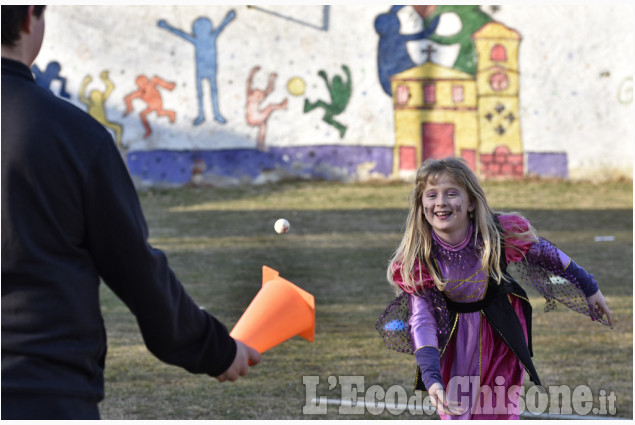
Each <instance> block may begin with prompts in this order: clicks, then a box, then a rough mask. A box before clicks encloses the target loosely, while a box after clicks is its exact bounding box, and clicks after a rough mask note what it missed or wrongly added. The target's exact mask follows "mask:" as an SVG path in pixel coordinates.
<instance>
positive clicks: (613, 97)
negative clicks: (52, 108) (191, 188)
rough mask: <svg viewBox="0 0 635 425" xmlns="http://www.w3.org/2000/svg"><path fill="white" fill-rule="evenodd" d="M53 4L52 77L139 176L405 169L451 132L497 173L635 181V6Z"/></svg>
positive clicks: (43, 80) (368, 173)
mask: <svg viewBox="0 0 635 425" xmlns="http://www.w3.org/2000/svg"><path fill="white" fill-rule="evenodd" d="M46 13H47V29H46V36H45V41H44V45H43V47H42V51H41V53H40V56H39V57H38V59H37V61H36V63H35V66H34V68H33V70H34V73H35V75H36V78H37V80H38V82H39V83H40V84H42V85H43V86H46V87H49V88H50V89H51V91H53V92H54V93H55V94H57V95H59V96H62V97H64V98H66V99H68V101H69V102H72V103H74V104H76V105H77V106H78V107H79V108H81V109H83V110H86V111H88V112H89V113H91V115H93V116H94V117H95V118H96V119H98V120H99V121H100V122H102V123H103V124H104V125H105V126H106V127H107V128H109V129H110V131H111V132H112V134H113V138H114V140H115V142H116V143H117V144H118V146H119V147H120V149H121V151H122V155H124V157H125V159H126V161H127V164H128V167H129V170H130V172H131V174H132V176H133V178H134V180H135V182H136V183H137V184H138V185H140V186H144V185H168V186H179V185H184V184H190V183H195V184H214V185H228V184H238V183H253V184H259V183H265V182H272V181H278V180H280V179H284V178H306V179H327V180H341V181H355V180H368V179H376V178H380V179H384V178H386V179H387V178H395V177H399V176H401V177H409V175H408V173H407V172H406V173H403V172H401V171H403V168H400V165H399V164H400V161H401V160H403V161H406V162H405V163H404V164H407V167H413V166H414V167H416V166H417V165H418V164H419V163H420V162H421V160H423V159H425V158H426V157H429V156H434V155H436V153H435V152H436V151H438V152H441V153H442V152H444V150H443V149H441V148H439V146H441V144H440V143H441V142H439V141H442V140H446V141H448V140H449V141H450V142H451V145H452V146H453V147H454V148H453V149H454V153H455V154H458V155H461V154H462V152H463V151H465V152H464V153H465V155H464V156H465V157H466V159H467V160H468V163H470V164H471V166H472V167H473V169H474V170H475V171H477V172H478V173H479V174H480V175H481V176H483V177H488V176H491V177H522V176H532V175H537V176H542V177H561V178H568V179H571V180H580V179H592V180H599V181H606V180H610V179H614V178H624V177H626V178H631V177H632V170H633V167H632V162H633V155H632V154H633V141H634V134H635V132H634V128H633V127H634V124H633V121H634V120H633V116H635V114H634V110H633V109H634V107H633V70H634V57H633V56H634V55H633V52H634V44H633V38H634V36H633V33H634V29H633V28H635V26H634V22H633V15H634V8H633V6H618V5H606V6H602V5H597V6H595V5H594V6H591V5H578V6H555V5H554V6H548V5H540V6H536V5H526V6H520V5H519V6H516V5H503V6H468V5H463V6H447V5H441V6H404V7H401V6H390V5H385V6H382V5H369V6H345V5H333V6H319V5H314V6H295V5H279V6H265V5H254V6H244V5H234V6H201V5H197V6H164V5H156V6H55V5H53V6H49V7H48V9H47V12H46ZM510 34H511V35H512V36H510ZM406 80H407V83H404V81H406ZM399 81H401V82H402V83H403V84H401V85H402V86H404V87H406V88H404V89H398V90H397V92H395V89H394V87H398V86H399V84H398V82H399ZM457 81H458V83H457ZM426 93H427V94H426ZM431 95H433V98H434V99H435V100H434V102H432V103H429V102H428V103H426V96H428V98H427V99H428V100H429V99H430V96H431ZM404 99H405V103H404ZM417 99H419V100H421V102H422V103H420V104H416V102H417V101H418V100H417ZM409 102H415V103H414V104H413V103H410V104H409ZM417 105H418V106H417ZM500 105H502V106H503V107H504V109H505V111H504V112H500V113H498V114H499V115H500V117H497V116H496V114H497V112H492V111H497V109H501V107H500ZM408 108H410V109H408ZM417 108H419V109H417ZM417 111H418V112H417ZM488 113H489V114H490V115H489V116H488ZM497 118H498V119H499V122H498V124H497V125H493V122H494V119H497ZM503 118H505V119H507V122H508V123H509V124H512V123H513V126H514V128H515V129H514V130H513V135H511V136H510V133H505V132H504V131H503V133H505V135H504V137H502V136H501V134H498V135H497V133H500V132H501V131H502V130H501V129H503V130H504V126H501V123H503V124H504V123H505V121H502V120H503ZM488 125H489V126H490V127H491V129H488ZM404 135H406V136H407V137H406V139H404V137H405V136H404ZM499 137H502V138H499ZM402 148H408V149H402ZM439 154H440V153H439ZM400 170H401V171H400Z"/></svg>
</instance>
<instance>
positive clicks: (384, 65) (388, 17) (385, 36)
mask: <svg viewBox="0 0 635 425" xmlns="http://www.w3.org/2000/svg"><path fill="white" fill-rule="evenodd" d="M403 7H404V6H392V7H391V8H390V11H389V12H388V13H383V14H381V15H379V16H378V17H377V18H376V19H375V31H377V34H379V45H378V46H377V72H378V74H379V82H380V83H381V87H382V88H383V89H384V91H385V92H386V94H388V95H389V96H392V90H391V88H390V77H392V76H393V75H395V74H398V73H400V72H401V71H405V70H406V69H410V68H413V67H414V66H415V63H414V62H413V61H412V58H411V57H410V54H409V53H408V49H407V48H406V43H407V42H409V41H412V40H421V39H425V38H428V37H429V36H430V35H431V34H432V33H434V31H435V30H436V28H437V25H438V23H439V16H435V17H433V18H431V19H426V20H424V24H425V28H424V29H423V30H422V31H420V32H418V33H415V34H401V32H400V31H401V22H400V21H399V17H398V16H397V12H399V10H401V8H403ZM421 7H426V6H420V8H421ZM415 10H416V9H415ZM420 10H426V11H427V9H419V10H417V12H418V13H421V12H419V11H420Z"/></svg>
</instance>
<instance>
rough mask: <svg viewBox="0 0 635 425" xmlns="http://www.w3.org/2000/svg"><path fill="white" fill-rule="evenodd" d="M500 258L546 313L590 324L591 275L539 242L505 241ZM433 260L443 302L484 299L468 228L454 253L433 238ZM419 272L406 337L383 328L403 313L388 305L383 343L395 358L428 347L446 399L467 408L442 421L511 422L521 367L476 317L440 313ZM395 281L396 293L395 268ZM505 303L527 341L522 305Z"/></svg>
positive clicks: (397, 276) (511, 222)
mask: <svg viewBox="0 0 635 425" xmlns="http://www.w3.org/2000/svg"><path fill="white" fill-rule="evenodd" d="M499 220H500V223H501V225H502V227H503V229H504V231H505V230H506V231H509V230H511V229H513V230H514V231H523V230H526V229H528V222H527V221H526V220H525V219H523V218H521V217H518V216H514V215H501V216H499ZM476 245H478V241H477V242H476ZM505 254H506V261H507V263H508V271H509V272H510V274H512V276H513V277H514V279H515V280H517V281H518V282H519V283H521V284H523V285H524V286H526V287H532V288H534V289H536V290H537V291H538V292H539V293H540V294H541V295H543V296H544V297H545V298H546V299H547V307H546V309H553V308H554V306H555V300H557V301H559V302H561V303H563V304H565V305H567V306H568V307H570V308H572V309H573V310H575V311H578V312H580V313H583V314H587V315H590V316H592V317H593V313H592V312H591V311H590V310H589V308H588V305H587V303H586V296H588V295H590V294H592V293H594V292H595V291H597V283H596V282H595V281H594V280H593V279H592V276H591V275H588V274H587V277H588V278H585V279H578V278H576V276H574V275H573V274H572V273H571V272H569V271H568V270H567V268H568V266H569V264H571V260H570V259H569V258H568V257H567V256H566V255H565V254H564V253H562V252H561V251H560V250H558V249H557V248H556V247H555V246H554V245H553V244H551V243H550V242H549V241H547V240H546V239H542V238H541V239H540V240H539V241H536V242H528V241H521V240H516V239H507V240H506V248H505ZM433 257H434V261H435V262H436V266H437V269H438V270H439V273H440V274H441V277H442V279H443V280H444V282H447V284H446V287H445V289H444V291H443V292H444V294H445V296H447V297H448V298H449V299H450V300H451V301H453V302H455V303H472V302H476V301H479V300H481V299H483V297H484V296H485V293H486V291H487V287H488V281H489V276H488V274H487V273H486V272H485V270H484V268H483V265H482V263H481V256H480V251H479V248H478V246H475V241H474V237H473V236H472V228H471V226H470V231H469V232H468V236H467V237H466V239H465V240H464V241H463V242H462V243H461V244H459V245H457V246H449V245H447V244H446V243H444V242H443V241H442V240H440V239H439V238H438V237H436V235H434V243H433ZM417 268H421V269H422V270H424V274H423V276H424V277H423V280H424V281H423V282H418V284H420V285H421V287H420V288H419V289H422V290H420V291H418V292H419V293H418V294H415V293H409V294H407V297H408V307H409V308H408V310H409V311H408V314H409V317H408V319H407V323H408V327H407V333H408V334H406V332H405V331H404V330H400V329H392V328H390V329H389V327H388V325H390V324H391V323H394V322H395V320H391V321H389V320H388V319H389V318H393V319H394V317H399V315H401V317H403V314H404V312H403V311H401V312H400V311H398V310H399V308H398V305H399V303H398V302H396V303H393V305H391V306H389V308H387V310H386V312H385V313H384V314H383V315H382V317H381V318H380V321H379V322H378V329H379V330H380V333H382V335H383V336H384V339H385V340H386V344H387V345H388V346H389V347H390V348H393V349H395V350H397V351H402V352H411V353H414V352H416V351H417V350H418V349H419V348H422V347H426V346H432V347H437V348H439V350H440V366H441V375H442V379H443V384H444V386H445V388H446V391H447V394H448V396H449V397H450V399H453V400H456V401H459V402H461V405H462V407H464V408H466V413H465V414H463V415H461V416H450V415H448V416H445V415H441V417H442V419H517V418H518V417H519V413H520V412H519V398H520V394H521V389H522V383H523V378H524V374H525V367H524V365H523V364H521V362H520V361H519V360H518V357H517V356H516V355H515V354H514V353H513V352H512V351H511V349H510V348H509V347H508V346H507V345H506V344H505V342H504V341H503V340H502V338H501V336H499V334H498V333H497V332H496V331H495V330H494V329H493V328H492V327H491V326H490V324H489V323H488V321H487V320H486V318H485V315H484V314H483V312H482V311H476V312H470V313H458V314H457V315H456V316H455V317H456V319H455V321H451V320H450V316H449V315H448V314H447V311H445V310H447V308H446V307H445V305H446V304H445V303H446V302H445V301H444V298H443V296H442V295H441V293H440V292H439V291H438V290H436V289H435V288H430V286H431V283H432V282H431V278H430V277H429V275H427V272H425V269H424V266H422V265H421V264H418V265H416V268H415V276H416V275H417V274H418V273H416V272H417ZM427 278H429V280H428V281H426V279H427ZM393 279H394V281H395V283H396V284H398V285H399V286H401V284H402V279H401V270H400V269H399V268H397V269H395V273H394V276H393ZM401 287H402V289H404V290H406V288H404V287H403V286H401ZM424 288H425V289H424ZM585 294H586V295H585ZM506 297H507V298H508V300H509V302H510V303H511V305H512V307H513V310H514V311H515V313H516V315H517V316H518V319H519V321H520V323H521V325H522V329H523V331H524V334H525V335H524V336H525V341H527V327H526V324H527V320H526V318H525V313H524V311H523V307H522V302H523V300H521V299H520V297H519V296H518V295H515V294H511V293H510V294H507V295H506ZM401 298H402V299H403V297H401ZM398 299H399V298H398ZM398 299H396V301H397V300H398ZM403 304H404V303H403V302H401V310H404V309H405V308H404V307H403ZM529 319H530V318H529ZM380 323H381V324H382V326H383V328H381V329H380V327H379V324H380Z"/></svg>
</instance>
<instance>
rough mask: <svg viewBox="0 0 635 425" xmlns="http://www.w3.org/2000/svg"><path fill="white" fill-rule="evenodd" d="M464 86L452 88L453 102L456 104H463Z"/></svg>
mask: <svg viewBox="0 0 635 425" xmlns="http://www.w3.org/2000/svg"><path fill="white" fill-rule="evenodd" d="M463 99H464V96H463V86H460V85H456V86H452V100H453V101H454V103H463Z"/></svg>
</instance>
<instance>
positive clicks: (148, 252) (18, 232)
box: [2, 5, 260, 419]
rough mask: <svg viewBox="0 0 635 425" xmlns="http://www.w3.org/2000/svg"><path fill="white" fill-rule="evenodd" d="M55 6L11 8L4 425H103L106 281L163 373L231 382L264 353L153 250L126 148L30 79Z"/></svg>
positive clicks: (6, 15)
mask: <svg viewBox="0 0 635 425" xmlns="http://www.w3.org/2000/svg"><path fill="white" fill-rule="evenodd" d="M44 26H45V25H44V6H7V5H2V419H98V418H99V410H98V402H99V401H100V400H102V399H103V397H104V364H105V356H106V332H105V329H104V323H103V318H102V316H101V311H100V303H99V284H100V278H101V279H103V281H104V282H105V283H106V284H107V285H108V286H109V287H110V288H111V289H112V290H113V292H114V293H115V294H116V295H117V296H118V297H119V298H120V299H121V300H123V302H124V303H125V304H126V305H127V307H128V308H129V309H130V310H131V311H132V313H133V314H134V315H135V317H136V319H137V322H138V324H139V327H140V330H141V333H142V336H143V339H144V342H145V344H146V345H147V347H148V349H149V350H150V351H151V352H152V353H153V354H154V355H155V356H157V357H158V358H159V359H161V360H162V361H164V362H167V363H169V364H173V365H178V366H180V367H183V368H185V369H186V370H188V371H189V372H192V373H200V374H208V375H210V376H213V377H215V378H216V379H218V380H219V381H221V382H224V381H234V380H236V379H238V378H239V377H240V376H245V375H246V374H247V373H248V369H249V363H251V364H257V363H258V362H259V361H260V353H258V352H257V351H256V350H254V349H252V348H250V347H248V346H246V345H244V344H243V343H241V342H240V341H235V340H234V339H233V338H231V337H230V336H229V334H228V332H227V329H226V327H225V326H224V325H223V324H222V323H221V322H219V321H218V320H217V319H215V318H214V317H213V316H211V315H210V314H208V313H206V312H205V311H203V310H201V309H200V308H199V307H198V306H197V305H196V303H194V301H193V300H192V299H191V298H190V297H189V296H188V294H187V293H186V291H185V290H184V288H183V286H182V285H181V283H180V282H179V281H178V279H177V278H176V276H175V275H174V273H173V271H172V270H171V269H170V267H169V266H168V262H167V259H166V257H165V255H164V254H163V253H162V252H161V251H160V250H157V249H154V248H152V247H151V246H150V245H149V244H148V242H147V236H148V230H147V226H146V222H145V219H144V216H143V213H142V210H141V206H140V203H139V199H138V196H137V193H136V191H135V188H134V186H133V184H132V181H131V179H130V176H129V174H128V172H127V169H126V166H125V164H124V163H123V161H122V159H121V155H120V153H119V151H118V150H117V148H116V146H115V143H114V141H113V139H112V137H111V136H110V134H109V133H108V132H107V131H106V130H105V129H104V127H103V126H102V125H101V124H99V123H98V122H97V121H95V120H94V119H93V118H91V117H90V116H89V115H88V114H86V113H85V112H83V111H81V110H80V109H78V108H76V107H75V106H73V105H72V104H70V103H68V102H67V101H65V100H63V99H59V98H57V97H55V95H53V94H52V93H50V92H49V91H48V90H46V89H43V88H42V87H40V86H38V85H37V84H36V83H35V81H34V78H33V75H32V73H31V71H30V67H31V65H32V64H33V62H34V60H35V58H36V56H37V54H38V52H39V50H40V47H41V44H42V40H43V35H44Z"/></svg>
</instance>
